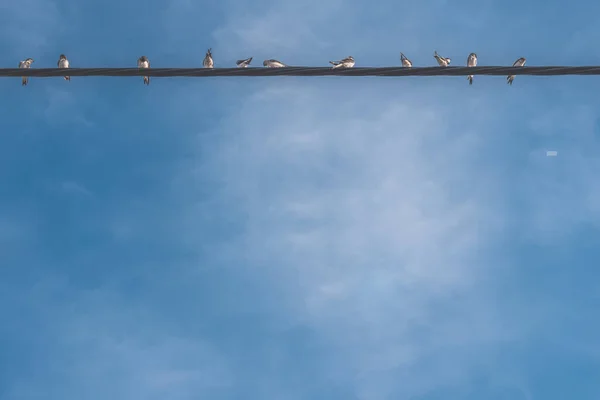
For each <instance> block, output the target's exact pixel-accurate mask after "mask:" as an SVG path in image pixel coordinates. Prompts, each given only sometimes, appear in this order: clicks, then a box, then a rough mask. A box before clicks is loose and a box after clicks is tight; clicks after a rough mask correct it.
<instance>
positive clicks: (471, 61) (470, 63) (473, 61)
mask: <svg viewBox="0 0 600 400" xmlns="http://www.w3.org/2000/svg"><path fill="white" fill-rule="evenodd" d="M476 66H477V54H475V53H471V54H469V57H467V67H476ZM467 79H468V80H469V85H472V84H473V75H469V76H467Z"/></svg>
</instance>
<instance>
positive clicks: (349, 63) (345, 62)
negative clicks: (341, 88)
mask: <svg viewBox="0 0 600 400" xmlns="http://www.w3.org/2000/svg"><path fill="white" fill-rule="evenodd" d="M329 64H331V65H333V67H331V68H352V67H354V57H352V56H348V57H346V58H343V59H341V60H340V61H329Z"/></svg>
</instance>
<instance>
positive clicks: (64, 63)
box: [57, 54, 71, 81]
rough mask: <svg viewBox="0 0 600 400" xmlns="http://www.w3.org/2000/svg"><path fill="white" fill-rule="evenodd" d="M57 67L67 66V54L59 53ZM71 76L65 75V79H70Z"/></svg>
mask: <svg viewBox="0 0 600 400" xmlns="http://www.w3.org/2000/svg"><path fill="white" fill-rule="evenodd" d="M57 65H58V68H65V69H66V68H69V60H68V59H67V56H65V55H64V54H61V55H60V56H59V57H58V63H57ZM70 80H71V77H70V76H65V81H70Z"/></svg>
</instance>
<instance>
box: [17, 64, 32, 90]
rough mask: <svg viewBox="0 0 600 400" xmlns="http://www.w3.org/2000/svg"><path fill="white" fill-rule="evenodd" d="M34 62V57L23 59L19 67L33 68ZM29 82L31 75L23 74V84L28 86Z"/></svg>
mask: <svg viewBox="0 0 600 400" xmlns="http://www.w3.org/2000/svg"><path fill="white" fill-rule="evenodd" d="M32 63H33V58H26V59H25V60H23V61H19V68H31V64H32ZM27 82H29V77H27V76H22V77H21V86H26V85H27Z"/></svg>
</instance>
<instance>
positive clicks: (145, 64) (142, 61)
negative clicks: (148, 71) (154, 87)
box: [137, 56, 150, 85]
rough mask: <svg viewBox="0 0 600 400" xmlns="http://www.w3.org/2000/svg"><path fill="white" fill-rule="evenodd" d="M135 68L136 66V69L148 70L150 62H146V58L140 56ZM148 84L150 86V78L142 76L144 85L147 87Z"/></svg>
mask: <svg viewBox="0 0 600 400" xmlns="http://www.w3.org/2000/svg"><path fill="white" fill-rule="evenodd" d="M137 66H138V68H150V60H148V57H146V56H141V57H140V58H138V60H137ZM149 84H150V77H149V76H144V85H149Z"/></svg>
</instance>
